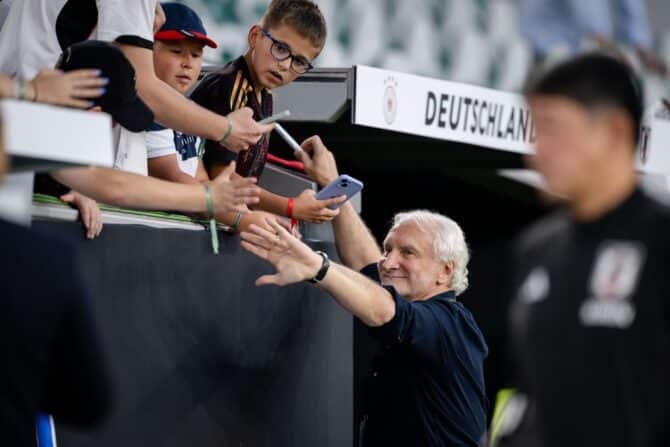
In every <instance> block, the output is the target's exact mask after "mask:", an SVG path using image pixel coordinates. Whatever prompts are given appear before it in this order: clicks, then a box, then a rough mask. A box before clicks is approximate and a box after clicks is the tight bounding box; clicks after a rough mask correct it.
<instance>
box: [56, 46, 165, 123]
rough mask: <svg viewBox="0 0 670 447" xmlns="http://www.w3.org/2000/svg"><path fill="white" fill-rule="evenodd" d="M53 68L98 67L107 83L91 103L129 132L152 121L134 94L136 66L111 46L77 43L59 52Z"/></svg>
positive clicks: (149, 110)
mask: <svg viewBox="0 0 670 447" xmlns="http://www.w3.org/2000/svg"><path fill="white" fill-rule="evenodd" d="M56 68H58V69H60V70H63V71H72V70H78V69H82V68H93V69H98V70H100V71H101V76H102V77H105V78H108V79H109V83H108V84H107V85H106V86H105V87H106V89H107V91H106V92H105V94H103V95H102V96H100V97H99V98H96V99H94V100H93V102H94V103H95V104H97V105H99V106H100V107H102V110H103V111H105V112H107V113H109V114H110V115H112V117H113V118H114V120H116V122H118V123H119V124H120V125H122V126H123V127H125V128H126V129H128V130H130V131H131V132H140V131H143V130H145V129H147V128H148V127H149V126H150V125H151V124H152V123H153V121H154V114H153V113H152V112H151V109H149V107H147V105H146V104H145V103H144V101H142V100H141V99H140V97H139V96H137V90H136V89H135V69H133V66H132V65H131V64H130V62H128V59H126V57H125V56H124V55H123V53H122V52H121V50H119V49H118V48H117V47H115V46H114V45H112V44H110V43H108V42H102V41H99V40H87V41H84V42H80V43H76V44H74V45H71V46H70V47H68V48H67V49H66V50H65V51H64V52H63V54H61V57H60V59H59V60H58V64H57V65H56Z"/></svg>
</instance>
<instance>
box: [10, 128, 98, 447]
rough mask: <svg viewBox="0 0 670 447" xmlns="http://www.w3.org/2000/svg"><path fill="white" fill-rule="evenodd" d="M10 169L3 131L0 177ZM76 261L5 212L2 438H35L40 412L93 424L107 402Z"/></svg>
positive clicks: (18, 444) (19, 442) (23, 441)
mask: <svg viewBox="0 0 670 447" xmlns="http://www.w3.org/2000/svg"><path fill="white" fill-rule="evenodd" d="M0 129H1V126H0ZM5 170H6V158H5V153H4V148H3V145H2V135H1V133H0V181H1V180H2V177H3V175H4V173H5ZM76 265H77V264H76V256H75V253H74V250H73V249H72V247H70V246H69V245H67V244H66V243H64V242H61V241H58V240H55V239H54V238H52V237H47V236H46V235H42V234H39V233H37V232H35V231H31V230H29V229H26V228H23V227H19V226H16V225H14V224H11V223H8V222H5V221H2V220H0V302H1V303H2V312H0V358H1V359H2V365H1V366H0V445H2V446H12V447H22V446H35V445H36V434H35V422H36V418H37V414H38V412H45V413H49V414H52V415H53V417H54V419H55V420H56V421H58V422H59V423H64V424H69V425H72V426H74V427H82V428H88V427H94V426H96V425H97V424H99V423H100V422H101V421H102V420H103V418H104V416H105V415H106V414H107V412H108V410H109V399H110V397H109V396H110V392H109V382H108V378H107V375H106V371H105V368H104V364H103V363H104V362H103V360H102V355H101V352H100V348H99V342H98V336H97V333H96V331H95V328H94V327H93V323H92V319H91V318H92V317H91V315H90V313H89V309H88V295H87V293H86V291H85V289H84V287H83V286H82V280H81V278H80V276H79V272H78V269H77V267H76Z"/></svg>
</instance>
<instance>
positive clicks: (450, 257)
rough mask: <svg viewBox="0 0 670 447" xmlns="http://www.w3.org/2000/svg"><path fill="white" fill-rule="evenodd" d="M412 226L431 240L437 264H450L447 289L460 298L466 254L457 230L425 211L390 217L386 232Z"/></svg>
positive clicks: (453, 224) (445, 219)
mask: <svg viewBox="0 0 670 447" xmlns="http://www.w3.org/2000/svg"><path fill="white" fill-rule="evenodd" d="M406 224H414V225H416V226H417V227H419V229H421V230H422V231H425V232H427V233H428V234H430V235H432V237H433V251H434V255H435V259H436V260H437V261H439V262H444V263H446V262H453V263H454V274H453V276H452V278H451V288H452V289H453V291H454V292H456V295H460V294H461V293H463V292H465V290H466V289H467V288H468V262H469V261H470V252H469V250H468V246H467V244H466V242H465V235H464V234H463V230H462V229H461V227H460V226H459V225H458V224H457V223H456V222H454V221H453V220H451V219H449V218H448V217H447V216H443V215H442V214H439V213H435V212H433V211H428V210H414V211H408V212H404V213H398V214H396V215H395V216H394V217H393V226H392V227H391V230H390V231H393V230H395V229H396V228H398V227H399V226H401V225H406Z"/></svg>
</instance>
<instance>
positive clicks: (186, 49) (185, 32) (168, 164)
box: [146, 3, 217, 183]
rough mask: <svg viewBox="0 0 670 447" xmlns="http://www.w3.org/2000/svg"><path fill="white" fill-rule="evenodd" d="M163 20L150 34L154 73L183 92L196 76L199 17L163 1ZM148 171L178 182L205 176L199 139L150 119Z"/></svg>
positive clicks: (203, 39) (205, 41) (201, 34)
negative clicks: (154, 31)
mask: <svg viewBox="0 0 670 447" xmlns="http://www.w3.org/2000/svg"><path fill="white" fill-rule="evenodd" d="M161 6H162V7H163V11H165V24H164V25H163V26H162V27H161V28H160V29H159V30H158V31H157V32H156V34H155V35H154V69H155V71H156V76H158V78H159V79H160V80H162V81H163V82H165V83H166V84H168V85H169V86H170V87H172V88H174V89H175V90H177V91H178V92H180V93H182V94H185V93H186V92H187V91H188V90H189V89H190V88H191V87H192V86H193V85H194V84H195V83H196V81H197V80H198V77H199V76H200V69H201V68H202V55H203V50H204V47H205V45H206V46H208V47H210V48H216V47H217V45H216V43H215V42H214V41H213V40H212V39H210V38H209V37H207V31H206V30H205V27H204V26H203V24H202V21H201V20H200V17H198V15H197V14H196V13H195V11H193V10H192V9H191V8H189V7H188V6H186V5H184V4H181V3H163V4H162V5H161ZM146 143H147V157H148V166H149V175H151V176H154V177H158V178H162V179H165V180H171V181H175V182H180V183H199V182H206V181H208V180H209V176H208V175H207V171H206V170H205V168H204V166H203V164H202V162H201V161H200V154H199V153H198V148H199V147H200V139H199V138H198V137H195V136H192V135H186V134H183V133H181V132H178V131H176V130H173V129H168V128H165V127H164V126H162V125H160V124H158V123H153V124H152V125H151V127H149V128H148V132H147V134H146Z"/></svg>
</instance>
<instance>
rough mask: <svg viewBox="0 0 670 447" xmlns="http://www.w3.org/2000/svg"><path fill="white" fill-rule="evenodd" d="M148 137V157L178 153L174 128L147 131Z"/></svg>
mask: <svg viewBox="0 0 670 447" xmlns="http://www.w3.org/2000/svg"><path fill="white" fill-rule="evenodd" d="M146 139H147V157H148V158H156V157H163V156H165V155H173V154H174V155H177V150H176V149H175V147H174V132H173V131H172V129H162V130H150V131H148V132H147V135H146Z"/></svg>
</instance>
